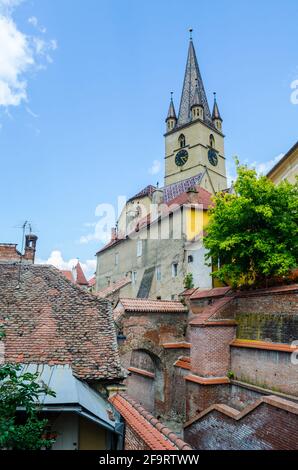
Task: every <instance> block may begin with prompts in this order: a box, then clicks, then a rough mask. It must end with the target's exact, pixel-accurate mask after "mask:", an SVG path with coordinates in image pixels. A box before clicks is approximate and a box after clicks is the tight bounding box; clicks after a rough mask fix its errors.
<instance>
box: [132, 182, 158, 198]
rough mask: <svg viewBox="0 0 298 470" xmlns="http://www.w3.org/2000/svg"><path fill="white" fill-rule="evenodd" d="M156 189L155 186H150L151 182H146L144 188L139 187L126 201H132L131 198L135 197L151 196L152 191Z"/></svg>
mask: <svg viewBox="0 0 298 470" xmlns="http://www.w3.org/2000/svg"><path fill="white" fill-rule="evenodd" d="M155 190H156V187H155V186H152V184H148V186H146V187H145V188H143V189H141V191H139V192H138V193H137V194H135V195H134V196H132V197H131V198H130V199H128V201H127V202H129V201H132V200H133V199H137V198H138V197H139V198H140V197H144V196H149V197H151V196H152V194H153V193H154V191H155Z"/></svg>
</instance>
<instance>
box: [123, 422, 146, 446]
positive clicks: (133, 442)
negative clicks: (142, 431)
mask: <svg viewBox="0 0 298 470" xmlns="http://www.w3.org/2000/svg"><path fill="white" fill-rule="evenodd" d="M124 449H125V450H149V447H148V446H147V444H146V443H145V442H144V441H143V440H142V439H141V438H140V436H138V435H137V434H136V433H135V432H134V430H133V429H132V428H131V427H130V426H129V425H128V424H126V426H125V439H124Z"/></svg>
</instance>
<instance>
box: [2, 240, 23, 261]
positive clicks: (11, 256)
mask: <svg viewBox="0 0 298 470" xmlns="http://www.w3.org/2000/svg"><path fill="white" fill-rule="evenodd" d="M19 260H20V254H19V253H18V252H17V250H16V245H14V244H2V245H1V244H0V261H19Z"/></svg>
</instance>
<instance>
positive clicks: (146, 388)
mask: <svg viewBox="0 0 298 470" xmlns="http://www.w3.org/2000/svg"><path fill="white" fill-rule="evenodd" d="M125 384H126V386H127V394H128V395H129V396H130V397H131V398H133V399H134V400H136V401H137V402H139V403H140V404H141V405H142V406H143V407H144V408H146V410H148V411H149V412H150V413H153V414H154V413H155V383H154V379H151V378H149V377H144V376H142V375H140V374H136V373H134V372H132V373H131V375H130V376H129V377H128V378H127V379H126V381H125Z"/></svg>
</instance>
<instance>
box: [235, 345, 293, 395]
mask: <svg viewBox="0 0 298 470" xmlns="http://www.w3.org/2000/svg"><path fill="white" fill-rule="evenodd" d="M231 370H232V371H233V372H234V374H235V376H236V378H237V379H238V380H241V381H243V382H248V383H252V384H255V385H259V386H262V387H265V388H269V389H272V390H275V391H279V392H283V393H287V394H289V395H294V396H298V365H294V364H292V363H291V353H288V352H282V351H270V350H260V349H248V348H237V347H232V348H231Z"/></svg>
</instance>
